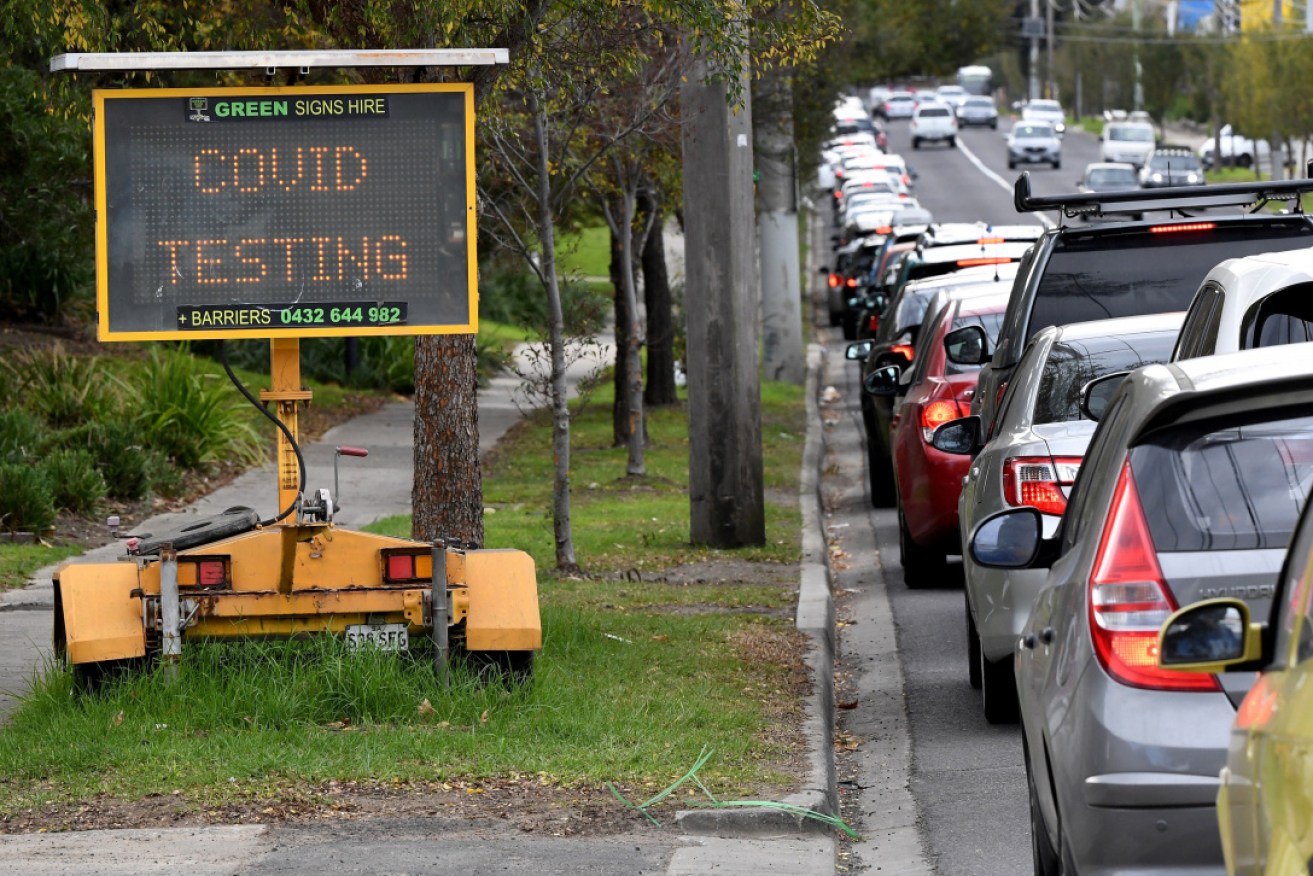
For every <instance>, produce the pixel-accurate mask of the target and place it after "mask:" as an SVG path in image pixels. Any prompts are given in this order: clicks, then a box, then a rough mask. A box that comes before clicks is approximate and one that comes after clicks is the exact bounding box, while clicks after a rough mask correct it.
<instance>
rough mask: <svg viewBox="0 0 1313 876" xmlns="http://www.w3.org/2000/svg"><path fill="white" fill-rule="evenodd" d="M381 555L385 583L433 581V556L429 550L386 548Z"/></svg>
mask: <svg viewBox="0 0 1313 876" xmlns="http://www.w3.org/2000/svg"><path fill="white" fill-rule="evenodd" d="M380 553H381V554H382V556H383V580H384V581H385V582H387V583H389V584H398V583H403V582H410V581H431V580H433V555H432V553H431V552H430V551H429V550H428V549H427V548H419V549H416V548H384V549H383V550H382V551H380Z"/></svg>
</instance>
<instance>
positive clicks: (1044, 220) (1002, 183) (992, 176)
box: [957, 137, 1055, 228]
mask: <svg viewBox="0 0 1313 876" xmlns="http://www.w3.org/2000/svg"><path fill="white" fill-rule="evenodd" d="M957 148H958V149H959V150H960V151H961V153H962V154H963V155H965V156H966V157H967V161H970V162H971V163H972V164H974V165H975V166H976V170H978V171H980V172H981V173H983V174H984V175H985V178H986V179H989V180H992V181H993V182H994V183H995V184H997V185H998V187H999V188H1001V189H1003V191H1005V192H1007V193H1008V194H1009V195H1010V194H1012V183H1010V182H1008V181H1007V180H1005V179H1004V178H1003V177H1001V176H999V175H998V174H996V173H994V171H992V170H990V169H989V168H988V167H986V166H985V162H983V161H981V160H980V159H979V158H977V157H976V153H974V152H972V151H971V150H970V149H968V148H967V144H965V143H963V142H962V138H961V137H958V138H957ZM1035 216H1036V218H1038V219H1039V221H1040V223H1041V224H1043V226H1044V227H1045V228H1053V227H1055V226H1054V224H1053V220H1052V219H1050V218H1049V217H1048V216H1046V215H1045V214H1043V213H1036V214H1035Z"/></svg>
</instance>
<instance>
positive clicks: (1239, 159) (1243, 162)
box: [1235, 152, 1254, 169]
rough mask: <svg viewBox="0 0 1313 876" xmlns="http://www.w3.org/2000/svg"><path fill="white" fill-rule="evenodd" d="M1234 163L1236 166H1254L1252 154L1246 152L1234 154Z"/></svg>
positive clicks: (1246, 167)
mask: <svg viewBox="0 0 1313 876" xmlns="http://www.w3.org/2000/svg"><path fill="white" fill-rule="evenodd" d="M1235 163H1236V166H1237V167H1243V168H1245V169H1248V168H1250V167H1253V166H1254V156H1252V155H1250V154H1249V153H1248V152H1241V153H1240V154H1239V155H1238V156H1236V160H1235Z"/></svg>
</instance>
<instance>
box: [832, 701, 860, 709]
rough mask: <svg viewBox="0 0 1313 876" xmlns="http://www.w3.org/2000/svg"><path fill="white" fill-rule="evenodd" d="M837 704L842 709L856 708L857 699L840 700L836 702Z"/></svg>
mask: <svg viewBox="0 0 1313 876" xmlns="http://www.w3.org/2000/svg"><path fill="white" fill-rule="evenodd" d="M835 706H836V707H837V708H840V709H855V708H857V700H840V701H839V702H837V703H835Z"/></svg>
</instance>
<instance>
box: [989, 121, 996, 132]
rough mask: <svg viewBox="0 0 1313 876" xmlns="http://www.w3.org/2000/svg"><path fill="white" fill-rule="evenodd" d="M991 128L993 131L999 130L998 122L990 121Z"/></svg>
mask: <svg viewBox="0 0 1313 876" xmlns="http://www.w3.org/2000/svg"><path fill="white" fill-rule="evenodd" d="M989 130H991V131H997V130H998V122H990V123H989Z"/></svg>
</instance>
